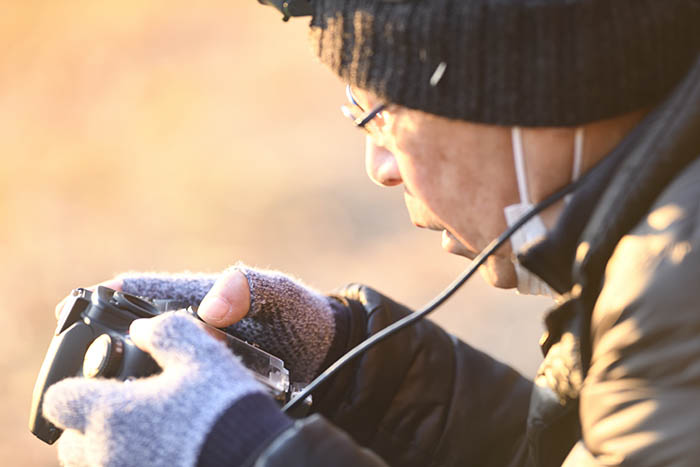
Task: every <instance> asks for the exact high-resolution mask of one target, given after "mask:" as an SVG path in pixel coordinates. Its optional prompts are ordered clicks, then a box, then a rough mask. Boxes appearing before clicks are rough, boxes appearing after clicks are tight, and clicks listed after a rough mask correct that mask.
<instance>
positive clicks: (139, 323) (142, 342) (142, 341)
mask: <svg viewBox="0 0 700 467" xmlns="http://www.w3.org/2000/svg"><path fill="white" fill-rule="evenodd" d="M152 332H153V323H152V319H146V318H142V319H136V320H134V321H132V322H131V325H130V326H129V336H130V337H131V341H132V342H133V343H134V345H136V347H138V348H139V349H141V350H143V351H144V352H149V353H150V351H151V348H150V344H149V342H150V339H149V337H150V335H151V333H152Z"/></svg>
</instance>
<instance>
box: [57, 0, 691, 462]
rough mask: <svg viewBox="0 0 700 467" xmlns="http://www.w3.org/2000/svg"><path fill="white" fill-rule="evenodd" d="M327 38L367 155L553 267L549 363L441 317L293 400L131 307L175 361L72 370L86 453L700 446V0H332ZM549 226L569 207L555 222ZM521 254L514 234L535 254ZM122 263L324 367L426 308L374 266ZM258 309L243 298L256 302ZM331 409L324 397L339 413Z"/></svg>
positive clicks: (467, 454)
mask: <svg viewBox="0 0 700 467" xmlns="http://www.w3.org/2000/svg"><path fill="white" fill-rule="evenodd" d="M269 3H273V4H275V5H278V7H279V8H280V9H281V10H282V11H283V12H284V13H285V15H287V16H291V15H295V14H301V13H306V12H307V9H308V8H309V7H310V13H312V16H313V19H312V23H311V30H312V40H313V42H314V44H315V49H316V52H317V53H318V55H319V56H320V58H321V60H322V61H323V62H324V63H326V64H327V65H328V66H330V67H331V68H332V69H333V70H334V71H336V72H337V73H338V74H339V76H341V78H343V79H344V80H345V81H347V82H348V83H349V84H350V87H349V88H348V96H349V98H350V101H351V102H350V104H349V106H348V108H347V110H346V111H345V113H346V114H347V115H349V116H352V117H353V121H354V122H355V124H356V125H357V126H360V127H362V128H364V129H366V130H367V132H368V139H367V154H366V161H367V171H368V174H369V176H370V178H372V179H373V180H374V181H375V182H377V183H379V184H380V185H383V186H398V185H403V187H404V192H405V196H406V204H407V207H408V210H409V213H410V215H411V219H412V221H413V222H414V223H415V224H416V225H417V226H419V227H427V228H431V229H435V230H439V231H442V235H443V247H444V248H445V249H446V250H448V251H451V252H454V253H458V254H463V255H465V256H468V257H473V256H474V255H475V254H476V253H477V252H478V251H480V250H481V249H482V248H484V247H485V246H486V245H487V243H488V242H489V241H490V240H492V239H493V238H495V237H496V236H497V235H498V234H499V233H501V232H502V231H503V230H505V228H506V227H507V226H508V225H513V224H515V223H516V222H517V219H518V218H519V217H520V216H521V215H522V214H523V213H525V212H527V211H529V209H530V208H531V207H532V205H533V204H536V203H538V202H540V201H542V200H544V199H545V198H547V197H548V196H550V195H551V194H553V193H555V192H557V191H558V190H559V189H561V188H562V187H565V186H567V185H569V184H570V183H572V182H573V181H575V180H579V179H580V181H579V182H577V183H578V184H577V185H576V187H577V189H576V191H575V192H574V194H573V195H572V196H571V197H569V198H567V199H565V201H563V202H560V203H557V204H553V205H552V206H550V207H549V208H547V209H546V210H545V211H543V212H542V213H541V215H539V216H537V217H535V218H534V219H533V220H531V221H530V222H528V223H527V224H526V225H525V226H524V227H523V228H522V229H521V230H520V231H519V232H517V233H516V234H515V235H514V237H513V238H512V242H511V246H506V247H504V248H502V249H500V250H498V251H497V253H496V254H495V255H493V256H491V257H490V258H489V259H488V261H487V263H486V264H485V267H484V270H483V271H484V272H485V274H486V276H487V278H488V279H489V281H490V282H491V283H492V284H494V285H496V286H499V287H506V288H512V287H518V289H519V290H520V291H521V292H524V293H551V294H553V295H556V296H557V297H558V304H559V305H558V307H557V308H556V309H554V310H553V311H551V312H550V313H549V314H548V315H547V318H546V323H547V327H548V334H547V335H546V336H545V339H543V341H542V347H543V350H544V351H545V353H546V357H545V360H544V363H543V365H542V367H541V369H540V371H539V372H538V375H537V376H536V378H535V381H534V384H533V383H532V382H530V381H528V380H526V379H524V378H523V377H521V376H520V375H518V374H517V373H516V372H514V371H513V370H511V369H510V368H508V367H506V366H505V365H503V364H501V363H499V362H496V361H494V360H493V359H491V358H490V357H488V356H487V355H484V354H482V353H480V352H478V351H476V350H474V349H472V348H471V347H469V346H468V345H467V344H465V343H462V342H459V341H458V340H456V339H455V338H453V337H452V336H450V335H449V334H447V333H445V332H444V331H443V330H442V329H440V328H439V327H437V326H436V325H434V324H433V323H431V322H428V321H421V322H418V323H417V324H415V325H414V326H412V327H409V328H407V329H404V330H402V331H401V332H400V333H398V334H397V335H395V336H393V337H391V338H390V339H388V340H386V341H384V342H382V343H381V344H379V345H378V346H376V347H374V348H373V349H371V350H369V351H367V352H366V353H365V354H363V355H362V356H361V357H360V358H359V359H358V360H356V361H355V362H353V363H352V364H350V365H349V366H348V367H346V368H345V369H344V370H342V371H341V372H340V373H339V374H337V375H336V376H334V377H333V379H332V380H330V381H328V382H326V383H325V384H324V386H322V387H321V388H320V389H319V390H318V391H317V392H316V393H315V394H314V407H313V410H314V411H315V412H317V414H315V415H313V416H311V417H308V418H306V419H303V420H300V421H297V422H292V420H291V419H289V418H288V417H287V416H286V415H284V414H282V413H281V412H280V411H279V409H278V408H277V407H276V406H275V404H274V403H273V402H272V401H271V399H270V398H269V397H268V396H266V395H265V394H264V390H263V389H262V387H260V386H259V385H258V384H257V383H256V382H255V381H254V380H253V379H252V377H251V376H250V375H249V374H247V373H246V371H245V370H244V369H243V368H242V366H241V365H240V364H239V363H238V362H237V361H236V360H235V359H234V358H233V357H231V355H230V354H229V353H228V352H227V350H226V349H225V348H223V347H222V346H219V345H218V344H216V343H215V342H213V340H212V339H210V338H209V337H208V336H207V335H206V334H205V333H204V332H202V331H201V330H200V329H199V328H198V327H197V326H196V325H195V324H194V322H193V321H192V320H191V319H189V318H187V317H186V316H184V315H182V314H180V313H171V314H167V315H164V316H162V317H158V318H154V319H151V320H146V321H144V320H139V321H137V322H135V323H134V325H132V328H131V337H132V339H133V340H134V342H135V343H136V344H137V345H139V346H140V347H141V348H143V349H144V350H147V351H149V352H151V353H152V355H153V356H154V358H155V359H156V360H157V361H158V362H159V364H160V365H161V367H162V368H163V372H162V373H161V374H159V375H156V376H154V377H151V378H146V379H142V380H137V381H131V382H128V383H121V382H114V381H104V380H102V381H100V380H85V379H70V380H66V381H63V382H60V383H58V384H56V385H55V386H54V387H52V388H51V389H50V390H49V391H48V392H47V394H46V398H45V401H46V402H45V404H44V412H45V414H46V415H47V416H48V417H49V418H50V419H52V420H53V421H54V422H55V423H56V424H58V425H59V426H61V427H63V428H65V429H66V431H65V433H64V434H63V436H62V438H61V444H60V446H59V456H60V457H61V458H62V460H63V462H64V463H66V464H68V465H85V464H105V465H129V464H132V465H183V466H184V465H195V464H197V465H256V466H277V465H311V466H313V465H368V466H380V465H387V464H388V465H408V466H423V465H439V466H453V465H455V466H456V465H480V466H481V465H485V466H486V465H543V466H549V465H562V464H563V465H567V466H579V465H664V466H667V465H678V466H685V465H688V466H690V465H696V464H697V459H698V458H699V456H700V443H698V442H697V432H698V428H700V365H699V364H698V362H700V313H699V311H700V305H699V304H698V297H699V295H698V292H697V286H696V285H697V279H696V278H697V277H698V271H700V253H698V252H699V251H700V215H699V214H698V213H700V160H698V158H697V156H698V153H700V117H699V116H698V109H699V108H700V107H699V105H700V104H698V102H700V101H699V99H700V88H699V85H700V84H699V83H700V71H699V69H700V65H698V64H697V63H695V64H694V62H695V60H696V57H697V55H698V51H699V50H700V47H698V46H699V45H700V32H699V31H700V28H698V27H697V24H698V20H700V3H699V2H697V1H696V0H670V1H669V0H667V1H663V2H662V1H648V2H640V1H639V0H617V1H613V0H571V1H560V0H541V1H522V0H503V1H498V2H494V1H485V0H480V1H477V0H473V1H464V0H433V1H428V0H406V1H401V0H347V1H342V0H314V1H312V2H310V5H309V4H308V3H307V2H284V3H282V2H275V1H271V2H269ZM547 231H549V232H547ZM514 254H517V255H518V257H517V259H516V258H514ZM109 284H110V285H111V286H113V287H116V288H121V289H123V290H125V291H127V292H132V293H136V294H139V295H146V296H151V297H154V298H177V299H180V300H186V301H188V302H189V303H192V304H199V305H200V306H199V313H200V316H202V318H203V319H204V320H206V321H208V322H209V323H211V324H214V325H216V326H220V327H224V326H229V325H233V328H232V332H236V333H238V334H240V335H243V336H245V337H246V338H249V339H250V340H252V341H254V342H256V343H258V344H259V345H261V346H262V347H263V348H265V349H267V350H269V351H271V352H272V353H274V354H276V355H278V356H280V357H281V358H283V359H284V360H285V362H287V363H288V365H289V366H290V370H291V376H292V378H293V379H294V380H296V381H300V382H308V381H310V380H311V379H313V378H314V377H315V376H317V375H318V374H319V373H320V372H321V371H322V370H323V369H324V368H327V367H328V366H329V365H330V364H331V363H332V362H334V361H335V360H336V359H337V358H338V357H339V356H341V355H342V354H343V353H345V352H346V351H347V350H348V349H350V348H352V347H353V346H354V345H356V344H358V343H359V342H361V341H362V340H363V339H365V338H366V337H367V336H368V335H370V334H373V333H375V332H377V331H378V330H380V329H382V328H384V327H386V326H387V325H389V324H390V323H393V322H395V321H396V320H397V319H399V318H401V317H403V316H405V315H406V314H408V313H409V310H407V309H405V308H404V307H403V306H401V305H399V304H397V303H395V302H393V301H391V300H390V299H388V298H386V297H383V296H382V295H380V294H379V293H377V292H375V291H373V290H372V289H370V288H368V287H365V286H358V285H352V286H348V287H346V288H344V289H342V290H340V291H338V292H337V293H336V294H334V295H333V296H324V295H321V294H319V293H317V292H315V291H313V290H310V289H308V288H306V287H305V286H304V285H303V284H301V283H300V282H298V281H296V280H294V279H291V278H290V277H288V276H285V275H283V274H280V273H277V272H272V271H261V270H256V269H252V268H248V267H246V266H244V265H237V266H235V267H233V268H231V269H230V270H227V271H225V272H224V273H223V274H221V275H220V276H218V277H212V276H198V275H172V276H171V275H148V274H143V275H140V274H127V275H124V276H122V277H119V278H117V279H116V280H113V281H110V283H109ZM234 323H235V324H234ZM318 414H321V415H318Z"/></svg>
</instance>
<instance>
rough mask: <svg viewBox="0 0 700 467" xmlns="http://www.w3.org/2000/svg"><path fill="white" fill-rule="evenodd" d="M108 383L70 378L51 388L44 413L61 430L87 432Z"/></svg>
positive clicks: (44, 405)
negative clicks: (91, 417)
mask: <svg viewBox="0 0 700 467" xmlns="http://www.w3.org/2000/svg"><path fill="white" fill-rule="evenodd" d="M106 384H109V382H107V381H98V380H91V379H86V378H68V379H64V380H63V381H59V382H58V383H56V384H54V385H53V386H51V387H50V388H49V389H48V390H47V391H46V394H45V395H44V402H43V405H42V408H41V410H42V413H43V415H44V417H46V419H47V420H49V421H51V422H52V423H53V424H54V425H56V426H58V427H59V428H63V429H69V428H72V429H74V430H78V431H80V432H81V433H83V432H84V430H85V425H86V420H87V418H88V417H89V416H90V413H91V412H92V410H93V407H94V406H95V402H96V401H97V399H98V398H99V397H100V394H101V393H102V392H103V391H104V390H105V389H106V386H105V385H106Z"/></svg>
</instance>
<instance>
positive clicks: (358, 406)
mask: <svg viewBox="0 0 700 467" xmlns="http://www.w3.org/2000/svg"><path fill="white" fill-rule="evenodd" d="M338 296H339V297H340V298H341V299H342V300H345V302H346V304H347V305H348V306H349V307H350V308H351V309H352V310H353V312H352V313H351V315H352V317H351V323H350V326H349V328H350V331H349V332H348V335H349V338H348V342H347V344H346V346H345V349H346V350H347V349H349V348H351V347H353V346H354V345H356V344H357V343H358V342H359V341H361V340H363V339H364V338H366V337H367V335H370V334H373V333H375V332H377V331H378V330H380V329H382V328H384V327H386V326H387V325H389V324H391V323H393V322H395V321H396V320H398V319H400V318H401V317H403V316H405V315H407V314H408V313H410V310H408V309H407V308H405V307H404V306H402V305H399V304H397V303H395V302H393V301H391V300H389V299H388V298H386V297H384V296H382V295H381V294H379V293H377V292H376V291H374V290H372V289H370V288H368V287H364V286H359V285H353V286H349V287H347V288H345V289H344V290H342V291H340V293H339V295H338ZM531 389H532V384H531V382H530V381H528V380H526V379H524V378H523V377H521V376H520V375H519V374H518V373H517V372H515V371H514V370H513V369H511V368H509V367H507V366H506V365H504V364H502V363H499V362H497V361H495V360H494V359H492V358H490V357H489V356H487V355H485V354H484V353H482V352H479V351H478V350H475V349H474V348H472V347H470V346H468V345H466V344H465V343H463V342H460V341H459V340H458V339H456V338H455V337H453V336H451V335H449V334H448V333H446V332H445V331H443V330H442V329H441V328H440V327H439V326H437V325H435V324H434V323H432V322H431V321H429V320H423V321H420V322H418V323H415V324H414V325H412V326H410V327H408V328H406V329H404V330H402V331H400V332H399V333H398V334H396V335H394V336H392V337H390V338H389V339H387V340H385V341H383V342H382V343H380V344H378V345H377V346H376V347H374V348H372V349H370V350H369V351H368V352H366V353H365V354H364V355H363V356H361V357H360V358H358V359H357V360H356V361H355V362H354V364H352V365H350V367H349V368H347V369H345V370H343V371H341V372H340V373H339V374H338V375H337V376H336V377H335V378H334V379H333V380H332V381H331V382H329V383H328V386H327V387H326V388H322V393H321V394H320V397H318V398H317V403H315V404H314V405H315V406H316V407H317V410H318V411H319V412H320V413H321V414H323V415H324V416H325V417H326V418H327V419H328V420H330V421H331V422H332V423H333V424H335V425H336V426H337V427H339V428H341V429H342V430H345V431H346V432H347V433H348V434H349V435H350V436H351V437H352V439H353V440H354V442H355V443H357V444H359V445H360V446H363V447H365V448H368V449H370V450H372V451H373V452H375V453H377V454H378V455H379V456H381V458H383V459H384V461H385V462H387V463H388V464H390V465H393V466H429V465H434V466H457V465H460V466H461V465H480V466H491V465H493V466H516V465H528V453H527V448H526V440H525V439H526V438H525V429H526V418H527V412H528V406H529V398H530V392H531ZM315 397H316V396H315ZM348 442H349V440H348ZM357 465H375V464H372V463H369V464H357Z"/></svg>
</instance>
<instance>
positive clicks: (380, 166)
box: [365, 135, 403, 187]
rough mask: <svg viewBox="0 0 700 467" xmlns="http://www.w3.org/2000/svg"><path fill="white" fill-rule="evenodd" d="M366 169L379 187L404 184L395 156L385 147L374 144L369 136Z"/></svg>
mask: <svg viewBox="0 0 700 467" xmlns="http://www.w3.org/2000/svg"><path fill="white" fill-rule="evenodd" d="M365 169H366V170H367V175H368V176H369V178H370V180H372V181H373V182H374V183H376V184H377V185H380V186H387V187H388V186H396V185H400V184H401V183H402V182H403V180H402V179H401V174H400V173H399V166H398V164H397V163H396V158H395V157H394V155H393V154H392V153H391V151H389V150H388V149H386V148H384V147H383V146H379V145H377V144H374V141H373V140H372V138H371V137H370V136H369V135H368V136H367V140H366V141H365Z"/></svg>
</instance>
